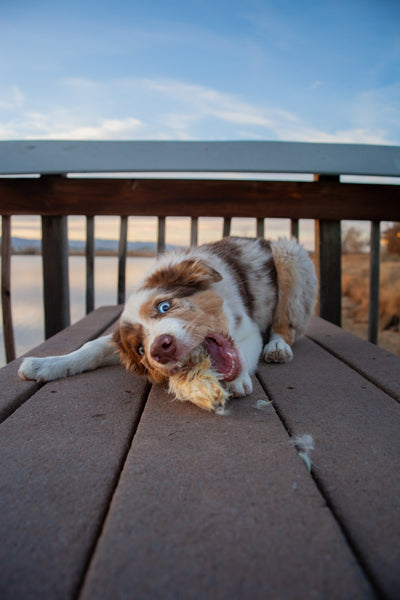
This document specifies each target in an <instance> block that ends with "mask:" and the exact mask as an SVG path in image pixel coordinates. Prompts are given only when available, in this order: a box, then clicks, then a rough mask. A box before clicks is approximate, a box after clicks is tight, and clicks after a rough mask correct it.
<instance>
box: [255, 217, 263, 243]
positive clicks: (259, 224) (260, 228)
mask: <svg viewBox="0 0 400 600" xmlns="http://www.w3.org/2000/svg"><path fill="white" fill-rule="evenodd" d="M256 235H257V237H261V238H263V237H264V235H265V225H264V218H261V217H260V218H258V219H257V224H256Z"/></svg>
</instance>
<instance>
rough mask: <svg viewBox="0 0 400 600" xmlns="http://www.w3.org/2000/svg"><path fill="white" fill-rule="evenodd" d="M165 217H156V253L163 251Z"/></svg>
mask: <svg viewBox="0 0 400 600" xmlns="http://www.w3.org/2000/svg"><path fill="white" fill-rule="evenodd" d="M165 226H166V223H165V217H158V231H157V254H162V253H163V252H165Z"/></svg>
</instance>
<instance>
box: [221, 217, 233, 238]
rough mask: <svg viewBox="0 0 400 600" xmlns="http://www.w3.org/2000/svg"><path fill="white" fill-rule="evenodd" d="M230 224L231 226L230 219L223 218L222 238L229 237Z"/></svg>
mask: <svg viewBox="0 0 400 600" xmlns="http://www.w3.org/2000/svg"><path fill="white" fill-rule="evenodd" d="M231 224H232V219H231V217H224V224H223V227H222V237H227V236H228V235H231Z"/></svg>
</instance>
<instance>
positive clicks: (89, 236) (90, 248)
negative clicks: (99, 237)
mask: <svg viewBox="0 0 400 600" xmlns="http://www.w3.org/2000/svg"><path fill="white" fill-rule="evenodd" d="M94 243H95V242H94V217H86V314H88V313H90V312H91V311H92V310H93V309H94V257H95V247H94Z"/></svg>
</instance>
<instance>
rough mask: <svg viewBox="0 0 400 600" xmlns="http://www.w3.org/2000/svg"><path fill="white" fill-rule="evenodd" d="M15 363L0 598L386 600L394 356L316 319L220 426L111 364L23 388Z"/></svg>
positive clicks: (398, 585)
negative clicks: (305, 449)
mask: <svg viewBox="0 0 400 600" xmlns="http://www.w3.org/2000/svg"><path fill="white" fill-rule="evenodd" d="M119 311H120V309H119V308H118V307H105V308H102V309H99V310H97V311H95V312H94V313H92V314H91V315H89V316H88V317H86V318H85V319H83V320H82V321H81V322H79V323H77V324H76V325H74V326H72V327H70V328H68V329H67V330H65V331H63V332H61V333H59V334H57V335H56V336H54V338H52V339H50V340H48V341H47V342H46V343H44V344H42V345H41V346H40V347H39V348H37V349H35V351H32V354H36V355H40V354H41V355H44V354H53V353H54V354H57V353H62V352H64V351H66V350H71V349H73V348H75V347H78V346H79V345H81V344H82V343H83V342H84V341H86V340H88V339H91V338H93V337H95V336H97V335H99V334H100V333H102V332H103V331H104V330H105V329H107V328H108V327H109V326H110V324H111V323H112V322H113V321H114V320H115V319H116V318H117V316H118V314H119ZM19 362H20V361H19V360H17V361H15V362H14V363H11V364H10V365H8V366H7V367H5V368H4V369H1V370H0V390H1V392H0V415H1V416H2V419H3V422H2V424H1V425H0V440H1V441H0V444H1V446H0V456H1V472H0V481H1V484H0V539H1V544H0V598H2V599H4V600H5V599H10V600H19V599H21V600H27V599H29V600H31V599H41V600H42V599H46V600H52V599H53V598H54V599H56V598H57V599H58V598H60V599H75V598H82V599H85V600H92V599H96V600H97V599H104V600H115V599H131V598H135V600H141V599H151V600H152V599H160V600H161V599H163V600H164V599H171V600H172V599H174V600H175V599H178V600H179V599H182V600H186V599H196V600H197V599H198V600H202V599H204V600H208V599H211V600H213V599H221V600H222V599H224V600H225V599H226V600H228V599H229V600H232V599H238V600H247V599H249V600H253V599H258V598H259V599H263V600H268V599H277V600H286V599H292V598H293V599H303V598H304V599H307V600H308V599H320V600H330V599H334V598H335V599H336V598H342V599H357V598H360V599H364V598H391V599H393V600H395V599H396V600H397V599H398V598H400V569H399V565H400V477H399V473H400V435H399V432H400V406H399V397H400V359H399V358H397V357H394V356H393V355H391V354H389V353H388V352H386V351H383V350H381V349H379V348H377V347H375V346H372V345H371V344H368V343H366V342H362V341H361V340H359V339H358V338H355V337H353V336H351V335H350V334H347V333H345V332H344V331H342V330H340V329H338V328H337V327H335V326H333V325H330V324H329V323H326V322H324V321H321V320H320V319H318V318H314V319H313V320H312V323H311V324H310V327H309V330H308V333H307V337H306V338H303V339H302V340H300V341H299V342H298V343H297V344H296V346H295V358H294V360H293V361H292V362H291V363H289V364H287V365H267V364H262V365H260V368H259V373H258V376H257V377H256V378H254V383H255V386H254V392H253V394H252V395H251V396H249V397H247V398H244V399H240V400H234V401H232V402H231V403H230V405H229V414H227V415H224V416H219V415H214V414H208V413H206V412H203V411H201V410H199V409H198V408H196V407H195V406H193V405H191V404H188V403H179V402H172V401H171V398H170V397H168V396H167V394H166V392H165V390H164V389H162V388H161V387H159V386H153V387H150V386H149V385H147V383H146V382H145V381H144V380H142V379H139V378H137V377H134V376H133V375H131V374H128V373H126V372H125V371H124V369H123V368H122V367H119V366H117V367H107V368H104V369H99V370H97V371H94V372H90V373H85V374H82V375H78V376H76V377H73V378H70V379H66V380H62V381H58V382H52V383H48V384H46V385H44V386H39V385H37V384H36V383H32V382H23V381H20V380H19V379H18V377H17V367H18V364H19ZM263 400H264V401H269V400H271V401H272V404H266V403H265V402H260V401H263ZM304 434H308V435H311V436H312V437H313V440H314V446H315V448H314V450H313V451H312V453H311V455H310V456H311V460H312V469H311V472H309V471H308V469H307V468H306V465H305V464H304V462H303V460H302V458H301V457H300V456H299V454H298V451H297V450H296V448H295V446H294V444H293V438H294V437H295V436H299V435H304Z"/></svg>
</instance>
